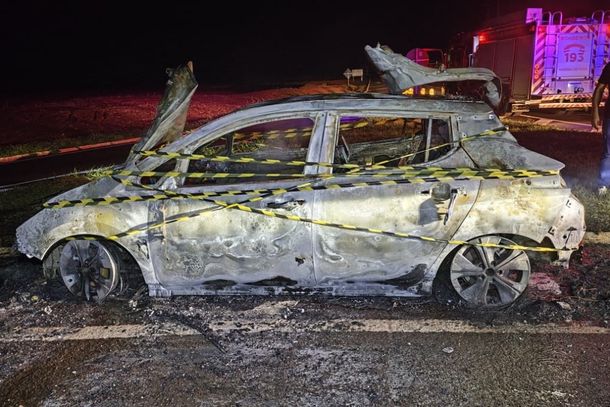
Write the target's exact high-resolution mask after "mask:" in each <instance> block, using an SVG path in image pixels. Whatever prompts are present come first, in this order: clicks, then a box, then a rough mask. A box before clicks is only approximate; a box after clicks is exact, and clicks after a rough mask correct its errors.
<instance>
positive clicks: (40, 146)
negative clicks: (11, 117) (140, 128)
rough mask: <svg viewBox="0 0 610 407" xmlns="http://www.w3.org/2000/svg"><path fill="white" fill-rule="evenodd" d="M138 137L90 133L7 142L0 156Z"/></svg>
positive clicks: (1, 149) (2, 147)
mask: <svg viewBox="0 0 610 407" xmlns="http://www.w3.org/2000/svg"><path fill="white" fill-rule="evenodd" d="M134 137H138V136H137V135H125V134H90V135H87V136H82V137H69V138H60V139H56V140H49V141H36V142H31V143H24V144H9V145H6V146H0V157H10V156H13V155H20V154H33V153H36V152H39V151H51V152H56V151H57V150H59V149H61V148H66V147H79V146H84V145H87V144H96V143H103V142H106V141H117V140H125V139H129V138H134Z"/></svg>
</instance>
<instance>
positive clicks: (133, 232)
mask: <svg viewBox="0 0 610 407" xmlns="http://www.w3.org/2000/svg"><path fill="white" fill-rule="evenodd" d="M121 181H122V182H129V181H128V180H121ZM405 181H406V180H405ZM389 183H394V182H393V181H377V182H376V183H375V185H388V184H389ZM362 184H365V183H362ZM132 185H136V186H141V187H143V188H145V189H149V190H156V189H155V188H154V187H149V186H145V185H138V184H132ZM366 185H370V184H368V183H366ZM353 186H358V184H353ZM362 186H365V185H362ZM306 188H307V190H309V189H316V188H317V186H313V185H312V183H305V184H301V185H297V186H294V187H291V188H287V189H276V190H256V193H260V192H263V194H262V195H259V196H256V197H253V198H249V199H247V200H243V201H241V202H237V203H228V202H225V201H219V200H214V199H209V198H203V197H202V198H201V199H202V200H203V201H206V202H210V203H213V204H214V205H216V206H212V207H209V208H205V209H202V210H199V211H196V212H191V213H189V214H188V215H184V214H179V215H175V216H173V217H169V218H167V219H165V220H163V221H160V222H157V223H151V224H148V225H144V226H141V227H140V226H139V227H135V228H132V229H129V230H127V231H125V232H121V233H118V234H115V235H111V236H107V237H106V239H108V240H118V239H121V238H123V237H127V236H133V235H137V234H140V233H144V232H147V231H149V230H152V229H157V228H160V227H163V226H165V225H168V224H172V223H177V222H184V221H188V220H191V219H193V218H195V217H198V216H201V215H203V214H204V213H206V212H209V211H212V210H216V209H236V210H241V211H244V212H250V213H255V214H260V215H264V216H268V217H275V218H279V219H286V220H291V221H296V222H305V223H311V224H315V225H320V226H327V227H332V228H336V229H343V230H351V231H357V232H365V233H372V234H378V235H384V236H390V237H396V238H403V239H416V240H421V241H426V242H431V243H442V244H451V245H470V246H476V247H493V248H504V249H508V250H526V251H534V252H558V251H563V250H565V249H555V248H550V247H542V246H522V245H516V244H515V245H499V244H494V243H472V242H467V241H462V240H447V239H437V238H433V237H428V236H419V235H413V234H410V233H403V232H396V231H384V230H381V229H374V228H368V227H362V226H355V225H349V224H343V223H336V222H330V221H325V220H320V219H310V218H305V217H301V216H297V215H292V214H291V215H287V214H281V213H278V212H274V211H270V210H265V209H257V208H251V207H249V206H245V205H243V204H244V203H247V202H256V201H260V200H262V199H264V198H265V197H267V196H269V195H271V194H275V195H280V194H283V193H287V192H292V191H298V190H306ZM156 191H158V190H156ZM231 192H233V191H231ZM170 195H174V196H175V195H179V193H175V192H172V193H171V194H170ZM185 195H188V194H185ZM77 239H85V240H97V239H99V238H98V237H93V236H75V237H70V238H68V239H66V240H77ZM569 250H572V249H569Z"/></svg>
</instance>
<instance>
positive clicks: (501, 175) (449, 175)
mask: <svg viewBox="0 0 610 407" xmlns="http://www.w3.org/2000/svg"><path fill="white" fill-rule="evenodd" d="M459 170H463V171H431V172H430V173H428V174H426V173H423V172H420V173H419V175H417V176H412V174H407V173H399V174H396V175H397V176H398V178H392V179H385V180H379V181H362V182H345V183H336V184H333V183H330V184H326V185H312V182H313V181H312V182H308V183H307V184H304V185H301V186H296V187H292V188H273V189H235V190H225V191H209V192H196V193H180V192H174V191H165V190H159V189H156V188H153V187H148V186H145V185H142V184H138V183H135V182H132V181H130V180H127V179H121V178H119V179H118V180H119V182H121V183H123V184H125V185H130V186H136V187H139V188H144V189H148V190H152V191H155V192H156V193H154V194H150V195H130V196H105V197H99V198H84V199H74V200H61V201H57V202H49V203H45V204H44V205H43V206H44V207H45V208H67V207H74V206H96V205H112V204H119V203H125V202H142V201H159V200H167V199H196V200H202V199H205V198H211V197H227V196H241V195H252V194H259V195H260V194H263V195H279V194H283V193H286V192H290V191H314V190H325V189H343V188H359V187H368V186H382V185H400V184H418V183H424V182H444V181H451V180H461V181H468V180H477V181H478V180H482V179H523V178H533V177H543V176H551V175H557V174H558V173H559V172H558V171H551V170H546V171H535V170H512V171H503V170H497V169H493V170H492V169H487V170H485V171H481V170H475V169H459ZM465 170H468V171H465ZM344 175H348V174H344ZM349 175H351V176H355V175H362V174H349ZM384 177H385V178H390V177H389V176H384ZM333 178H341V176H340V175H338V176H327V177H321V178H319V180H330V179H333ZM314 181H315V180H314ZM246 202H254V201H246Z"/></svg>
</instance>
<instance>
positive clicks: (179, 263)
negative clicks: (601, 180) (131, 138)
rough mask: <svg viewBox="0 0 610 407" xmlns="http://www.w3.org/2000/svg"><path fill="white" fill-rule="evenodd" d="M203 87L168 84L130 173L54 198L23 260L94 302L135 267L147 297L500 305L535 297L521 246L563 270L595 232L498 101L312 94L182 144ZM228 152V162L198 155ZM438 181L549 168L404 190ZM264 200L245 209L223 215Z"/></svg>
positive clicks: (29, 237) (236, 115)
mask: <svg viewBox="0 0 610 407" xmlns="http://www.w3.org/2000/svg"><path fill="white" fill-rule="evenodd" d="M368 51H369V54H371V53H377V54H379V53H380V52H385V51H383V50H380V49H369V50H368ZM388 55H389V54H388ZM377 56H379V55H377ZM378 66H379V65H378ZM486 75H487V73H486ZM479 79H481V78H479ZM412 83H413V82H409V84H412ZM411 86H412V85H411ZM195 88H196V82H195V79H194V77H193V75H192V69H191V67H190V66H185V67H182V68H179V69H177V70H176V71H174V72H172V73H171V78H170V82H169V85H168V88H167V90H166V94H165V96H164V97H163V99H162V101H161V104H160V107H159V109H158V114H157V118H156V119H155V122H154V123H153V126H152V127H151V129H150V130H149V132H148V134H147V135H146V137H144V138H143V140H142V141H141V142H140V143H139V144H138V145H136V146H135V147H134V149H133V150H132V153H131V154H130V157H129V158H128V160H127V161H126V163H125V165H124V166H123V167H122V169H121V170H119V171H117V172H115V173H114V174H113V176H107V177H103V178H101V179H99V180H96V181H94V182H91V183H89V184H86V185H83V186H81V187H79V188H76V189H74V190H71V191H68V192H66V193H64V194H62V195H59V196H57V197H55V198H53V199H51V200H50V201H49V202H48V205H49V206H51V207H49V208H47V209H44V210H42V211H41V212H40V213H38V214H37V215H35V216H34V217H33V218H31V219H30V220H28V221H27V222H25V223H24V224H23V225H22V226H20V227H19V228H18V230H17V245H18V249H19V250H20V251H21V252H23V253H25V254H26V255H28V256H30V257H35V258H38V259H44V266H45V270H46V271H47V273H48V274H54V273H57V274H59V275H60V276H61V278H62V279H63V281H64V282H65V283H66V285H67V286H68V288H69V289H70V290H71V291H72V292H74V293H75V294H78V293H83V292H84V293H85V295H86V296H87V297H89V296H94V297H96V296H97V297H98V298H103V297H105V296H106V295H107V294H108V293H110V292H111V291H112V290H114V289H115V288H116V287H117V286H119V285H121V284H122V279H123V277H122V275H123V274H122V273H125V270H128V269H130V267H131V268H132V269H137V270H139V271H138V272H141V273H142V276H143V277H144V280H145V282H146V284H147V285H148V289H149V294H150V295H152V296H170V295H180V294H269V293H281V292H286V291H291V292H299V291H300V292H303V291H305V292H323V293H328V294H333V295H391V296H421V295H429V294H430V293H431V292H432V285H433V281H434V279H435V277H436V276H437V275H441V274H443V275H445V276H446V277H447V279H448V281H450V286H451V287H453V289H455V291H456V292H457V294H459V296H460V297H461V299H463V300H465V301H466V302H468V303H470V304H474V305H483V306H485V305H488V306H495V305H507V304H510V303H512V302H513V301H514V300H515V299H516V298H518V297H519V296H520V295H521V294H522V293H523V291H524V290H525V288H526V286H527V282H528V280H529V274H530V270H531V266H530V261H529V257H530V256H528V253H530V254H531V252H529V251H528V250H522V249H524V248H525V247H526V246H527V247H544V248H549V249H550V252H549V256H550V257H551V260H552V261H556V262H558V263H563V264H567V262H568V261H569V257H570V254H571V252H572V250H574V249H576V248H578V246H579V244H580V242H581V240H582V237H583V235H584V230H585V226H584V210H583V206H582V205H581V204H580V203H579V202H578V200H577V199H576V198H575V197H574V196H573V195H572V194H571V192H570V189H569V188H567V187H566V185H565V183H564V182H563V180H562V179H561V176H560V175H559V170H560V169H561V168H562V167H563V164H562V163H560V162H558V161H556V160H553V159H551V158H548V157H545V156H543V155H540V154H538V153H535V152H532V151H530V150H527V149H525V148H523V147H521V146H520V145H519V144H518V143H517V142H516V140H515V138H514V137H513V136H512V135H511V134H510V132H509V131H508V130H507V129H506V128H504V127H503V125H502V123H501V122H500V120H499V119H498V117H497V116H496V115H495V114H494V112H493V110H492V108H491V107H490V106H489V105H488V104H487V103H484V102H475V101H462V100H445V99H417V98H406V97H404V96H400V95H396V96H395V95H381V94H342V95H321V96H306V97H297V98H291V99H285V100H281V101H274V102H266V103H261V104H257V105H253V106H250V107H247V108H244V109H241V110H238V111H235V112H233V113H230V114H228V115H226V116H224V117H221V118H219V119H216V120H214V121H212V122H210V123H208V124H206V125H204V126H202V127H200V128H198V129H196V130H194V131H192V132H190V133H188V134H186V135H183V134H182V132H183V129H184V123H185V118H186V113H187V110H188V104H189V100H190V97H191V96H192V94H193V93H194V90H195ZM399 88H400V87H399ZM151 150H152V151H153V153H151V154H149V155H147V154H143V153H142V152H143V151H144V152H146V151H148V152H150V151H151ZM154 152H158V153H159V154H154ZM171 153H178V155H172V154H171ZM164 154H165V155H164ZM216 156H220V157H225V158H226V157H228V159H218V160H214V159H206V158H202V157H216ZM240 158H246V159H245V160H240ZM248 160H251V161H248ZM274 160H277V161H274ZM295 162H296V163H302V164H294V163H295ZM291 163H292V164H291ZM378 163H384V165H383V167H381V169H379V168H376V167H375V164H378ZM342 165H343V166H342ZM350 165H352V166H354V168H353V169H351V167H350ZM356 167H357V168H356ZM437 167H438V168H472V169H481V168H490V167H491V168H494V169H499V171H500V170H502V171H505V170H512V169H523V168H526V169H531V170H536V171H546V172H545V173H540V174H538V173H537V174H536V176H532V177H524V178H515V177H505V178H503V177H493V176H492V177H476V176H475V177H471V176H460V175H459V174H458V175H446V174H445V175H443V174H444V173H442V172H440V175H439V173H435V175H434V176H428V177H417V176H415V177H413V178H408V177H405V176H404V171H410V170H409V168H416V169H417V170H416V171H421V169H422V168H423V169H426V168H432V169H434V168H437ZM358 168H360V170H358ZM121 171H123V172H121ZM189 174H195V175H194V176H191V175H189ZM201 174H203V175H201ZM223 174H226V176H223ZM232 174H240V175H239V176H236V175H232ZM244 174H246V176H242V175H244ZM541 174H542V175H541ZM114 175H116V176H114ZM117 176H118V178H117ZM405 179H406V180H407V181H404V180H405ZM401 180H403V181H401ZM154 194H157V196H158V199H156V198H155V199H140V198H138V197H142V196H147V197H150V196H151V195H154ZM219 196H220V197H219ZM104 197H123V198H122V200H121V202H120V203H116V202H111V201H112V199H107V200H106V201H103V198H104ZM129 197H132V198H133V200H131V199H129ZM201 197H203V199H202V198H201ZM206 197H207V198H206ZM210 197H215V198H210ZM252 197H255V199H250V200H249V201H248V202H247V203H245V204H243V205H242V207H241V210H236V209H237V208H236V207H227V206H226V205H227V204H228V205H230V204H236V203H244V202H245V200H248V199H249V198H252ZM87 199H98V200H102V204H95V205H91V204H90V203H91V202H88V201H87ZM214 200H216V201H217V200H222V202H225V203H226V204H225V205H224V206H222V205H219V204H218V203H217V202H216V203H215V201H214ZM69 201H72V202H80V203H81V204H78V205H71V204H70V205H64V204H63V202H69ZM244 205H245V206H247V207H250V208H254V210H257V211H258V212H257V213H252V212H249V211H248V210H244V208H243V206H244ZM265 214H267V215H268V216H265ZM274 214H279V215H280V216H279V217H278V216H275V215H274ZM303 220H307V221H303ZM333 225H335V226H336V225H343V226H346V225H350V226H347V227H335V226H333ZM351 225H354V226H351ZM125 231H130V232H129V233H125ZM384 231H395V232H402V233H403V235H401V236H402V237H401V236H397V235H396V234H395V235H391V233H385V234H384ZM405 234H408V237H405ZM459 242H462V243H464V242H467V243H466V244H459ZM135 266H137V267H135Z"/></svg>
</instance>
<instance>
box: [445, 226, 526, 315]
mask: <svg viewBox="0 0 610 407" xmlns="http://www.w3.org/2000/svg"><path fill="white" fill-rule="evenodd" d="M468 243H470V244H468V245H464V246H461V247H460V248H459V249H458V250H457V251H456V252H455V254H454V256H453V258H452V259H451V262H450V263H449V269H448V277H449V280H450V282H451V286H452V287H453V289H454V290H455V292H456V293H457V295H458V296H459V297H460V298H461V299H462V300H463V301H465V302H466V303H467V304H468V305H471V306H476V307H489V308H492V307H493V308H495V307H505V306H508V305H510V304H512V303H513V302H515V301H516V300H517V299H518V298H519V297H520V296H521V295H522V294H523V293H524V292H525V289H526V288H527V284H528V282H529V279H530V273H531V266H530V260H529V258H528V255H527V253H526V252H525V251H524V250H519V249H513V248H511V247H513V246H515V245H516V243H515V242H513V241H511V240H509V239H506V238H504V237H501V236H484V237H479V238H476V239H473V240H470V241H469V242H468ZM499 246H503V247H499Z"/></svg>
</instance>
